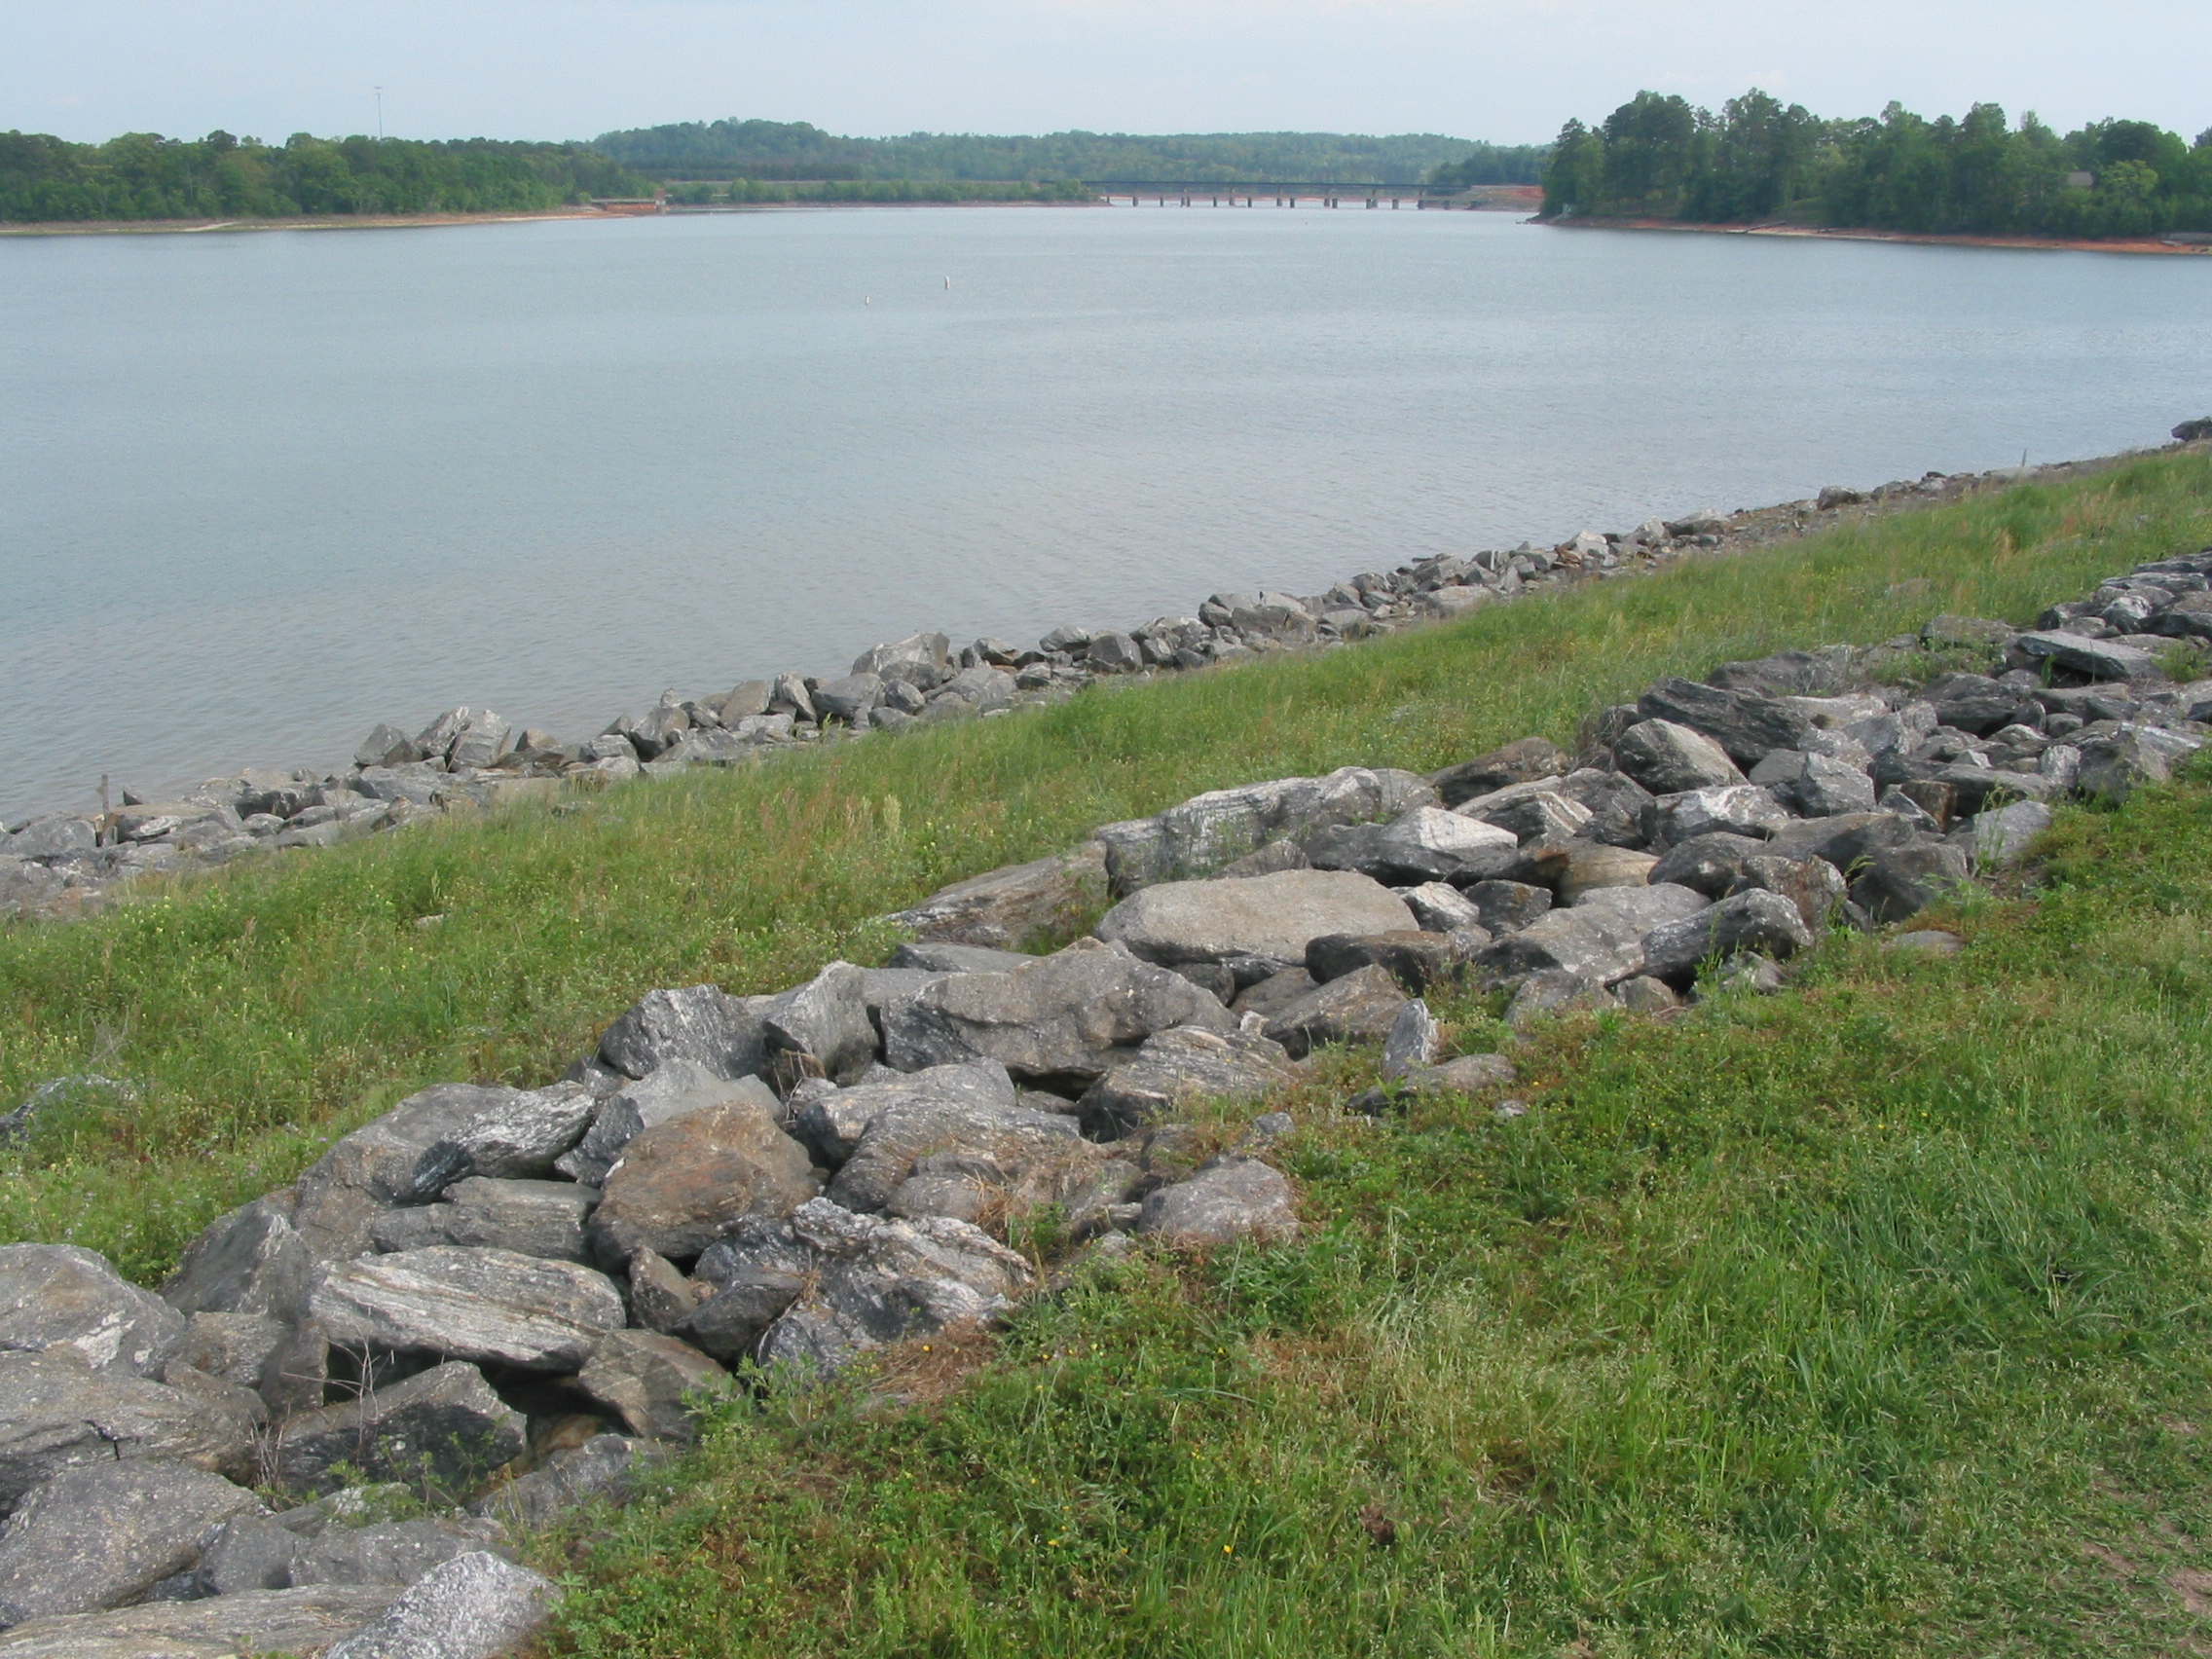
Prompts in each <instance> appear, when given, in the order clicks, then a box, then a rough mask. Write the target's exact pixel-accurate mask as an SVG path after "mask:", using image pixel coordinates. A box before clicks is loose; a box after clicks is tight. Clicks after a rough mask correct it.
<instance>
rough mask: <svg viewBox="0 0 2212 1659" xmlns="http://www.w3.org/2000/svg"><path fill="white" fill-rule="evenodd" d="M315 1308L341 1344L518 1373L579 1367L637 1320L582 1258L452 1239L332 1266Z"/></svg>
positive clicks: (325, 1272) (311, 1301)
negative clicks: (609, 1336) (457, 1243)
mask: <svg viewBox="0 0 2212 1659" xmlns="http://www.w3.org/2000/svg"><path fill="white" fill-rule="evenodd" d="M308 1307H309V1309H310V1311H311V1312H312V1313H313V1317H314V1321H315V1323H316V1325H317V1326H318V1327H320V1329H321V1330H322V1332H323V1333H324V1335H326V1336H327V1337H328V1338H329V1339H330V1340H331V1341H332V1342H333V1343H337V1344H341V1345H348V1344H352V1345H360V1344H366V1345H369V1346H374V1347H379V1348H396V1349H403V1350H406V1349H412V1350H416V1351H420V1352H425V1353H435V1354H442V1355H445V1356H448V1357H451V1358H454V1359H467V1360H477V1361H481V1362H484V1363H487V1364H496V1365H504V1366H511V1367H513V1368H515V1369H516V1370H520V1371H573V1370H575V1369H576V1367H577V1366H579V1365H581V1364H582V1363H583V1362H584V1359H585V1358H586V1356H588V1355H589V1354H590V1353H591V1351H592V1348H593V1346H595V1345H596V1344H597V1343H598V1341H599V1339H600V1338H601V1337H602V1336H604V1335H605V1334H606V1333H607V1332H608V1331H614V1330H620V1329H621V1328H622V1326H623V1325H624V1323H626V1322H627V1320H628V1317H629V1315H628V1311H627V1309H625V1308H624V1307H623V1303H622V1293H621V1292H620V1291H619V1290H617V1289H615V1287H614V1286H613V1284H612V1283H610V1282H609V1281H608V1278H607V1276H606V1275H605V1274H603V1273H598V1272H593V1271H592V1270H591V1269H589V1268H586V1267H583V1266H580V1265H579V1264H577V1263H574V1262H551V1261H546V1260H544V1259H543V1258H541V1257H536V1256H518V1255H516V1254H515V1253H514V1252H513V1251H511V1250H485V1249H458V1248H454V1247H451V1246H444V1245H437V1246H432V1247H431V1248H429V1249H425V1250H401V1251H395V1252H393V1253H392V1254H390V1255H387V1256H366V1257H363V1258H361V1259H360V1260H358V1261H352V1262H338V1263H334V1264H332V1265H331V1266H330V1267H328V1268H326V1269H324V1270H323V1273H322V1277H321V1279H320V1280H319V1281H318V1282H317V1283H316V1285H315V1288H314V1290H313V1293H312V1294H311V1295H310V1297H309V1299H308Z"/></svg>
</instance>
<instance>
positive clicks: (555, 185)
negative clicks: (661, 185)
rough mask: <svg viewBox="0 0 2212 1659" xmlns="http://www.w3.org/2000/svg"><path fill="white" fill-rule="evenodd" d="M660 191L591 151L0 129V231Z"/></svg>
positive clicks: (463, 142) (478, 141)
mask: <svg viewBox="0 0 2212 1659" xmlns="http://www.w3.org/2000/svg"><path fill="white" fill-rule="evenodd" d="M652 188H653V187H652V184H651V182H650V181H649V180H647V179H645V178H644V177H641V176H640V175H639V174H637V173H635V172H633V171H631V170H630V169H629V168H628V167H625V166H622V164H620V163H619V162H616V161H614V160H613V159H612V158H610V157H608V156H607V155H605V154H604V153H602V152H600V151H598V150H594V149H592V148H590V147H589V146H588V145H583V144H529V143H505V142H499V141H496V140H492V139H487V138H467V139H460V140H455V141H450V142H440V143H425V142H421V141H418V140H415V139H408V138H367V137H358V136H356V137H351V138H316V137H313V136H312V135H310V134H308V133H305V132H297V133H294V134H293V135H292V136H291V137H289V138H287V139H286V140H285V141H284V142H283V143H282V144H264V143H262V142H261V141H260V140H259V139H255V138H234V137H233V136H232V135H231V134H230V133H228V132H222V131H216V132H210V133H208V134H207V136H206V137H204V138H165V137H163V136H161V135H160V134H159V133H153V132H129V133H125V134H124V135H123V136H122V137H120V138H111V139H109V140H108V141H107V142H106V143H104V144H72V143H70V142H68V141H67V140H65V139H61V138H55V137H53V136H51V135H49V134H46V133H40V132H0V220H14V221H18V222H42V221H50V220H72V219H73V220H83V219H198V218H229V217H239V218H291V217H295V216H298V215H301V214H311V213H312V214H323V213H484V212H529V211H533V210H537V209H543V208H548V207H558V206H561V205H563V204H565V203H577V202H583V201H585V200H588V199H589V198H591V197H594V196H636V195H640V194H650V192H651V190H652Z"/></svg>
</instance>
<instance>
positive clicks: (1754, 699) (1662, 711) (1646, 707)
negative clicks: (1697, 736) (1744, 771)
mask: <svg viewBox="0 0 2212 1659" xmlns="http://www.w3.org/2000/svg"><path fill="white" fill-rule="evenodd" d="M1636 706H1637V710H1638V712H1639V713H1640V714H1641V715H1642V716H1643V718H1644V719H1659V720H1670V721H1672V722H1673V723H1674V724H1676V725H1682V726H1687V727H1689V728H1690V730H1692V731H1696V732H1702V733H1704V734H1705V735H1706V736H1707V737H1710V738H1712V739H1713V740H1714V742H1715V743H1717V744H1719V745H1720V747H1721V748H1722V749H1724V750H1726V751H1727V752H1728V757H1729V758H1730V759H1731V760H1733V761H1735V762H1736V763H1737V764H1738V765H1740V766H1751V765H1755V764H1756V763H1757V762H1758V760H1759V757H1760V756H1763V755H1765V754H1766V752H1767V751H1768V750H1770V749H1804V748H1807V747H1808V745H1807V743H1806V741H1805V739H1806V737H1807V735H1808V734H1809V733H1811V732H1813V731H1815V730H1817V729H1818V728H1817V727H1816V726H1815V725H1814V723H1813V721H1812V720H1811V719H1809V718H1808V717H1807V716H1805V715H1803V714H1801V713H1799V712H1798V711H1797V710H1795V709H1792V708H1790V707H1789V706H1788V704H1787V703H1785V702H1783V701H1782V700H1781V699H1780V698H1777V697H1761V696H1756V695H1752V694H1750V693H1747V692H1741V691H1728V690H1723V689H1721V688H1720V687H1718V686H1714V685H1700V684H1699V683H1698V682H1695V681H1693V680H1681V679H1667V680H1662V681H1660V682H1658V683H1657V684H1655V685H1653V686H1652V687H1651V689H1650V690H1648V691H1646V692H1644V694H1643V695H1642V696H1641V697H1640V698H1638V699H1637V705H1636Z"/></svg>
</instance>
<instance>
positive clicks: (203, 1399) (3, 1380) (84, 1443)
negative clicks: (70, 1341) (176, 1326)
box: [0, 1343, 256, 1510]
mask: <svg viewBox="0 0 2212 1659" xmlns="http://www.w3.org/2000/svg"><path fill="white" fill-rule="evenodd" d="M255 1427H256V1424H255V1423H254V1421H253V1419H252V1417H251V1415H250V1414H248V1413H246V1412H242V1411H240V1412H233V1411H230V1410H228V1409H225V1407H224V1406H223V1405H222V1404H221V1403H220V1401H219V1400H215V1399H210V1398H209V1397H208V1396H206V1395H204V1394H201V1393H186V1392H184V1391H183V1390H181V1389H177V1388H171V1387H167V1386H166V1385H165V1384H163V1383H152V1382H148V1381H147V1380H146V1379H144V1378H141V1377H132V1376H130V1375H129V1374H128V1373H119V1372H98V1371H94V1370H93V1369H92V1365H91V1363H90V1362H89V1361H88V1360H87V1359H86V1358H85V1356H84V1355H83V1354H82V1353H81V1352H79V1351H78V1350H77V1349H76V1348H74V1347H71V1346H69V1345H67V1344H66V1343H64V1344H59V1345H57V1346H54V1347H50V1348H47V1349H46V1350H45V1351H43V1352H40V1353H0V1510H10V1509H13V1508H14V1507H15V1506H16V1504H17V1502H18V1500H19V1499H20V1498H21V1497H22V1495H23V1494H24V1493H27V1492H29V1491H30V1490H31V1488H33V1487H35V1486H38V1485H40V1484H42V1483H44V1482H46V1481H50V1480H52V1479H54V1477H55V1476H56V1475H59V1474H63V1473H65V1472H66V1471H68V1470H70V1469H75V1468H81V1467H84V1466H85V1465H87V1464H93V1463H112V1462H114V1461H116V1460H117V1459H119V1458H120V1459H134V1458H145V1459H148V1460H150V1461H154V1462H165V1463H182V1464H185V1465H187V1466H188V1467H191V1468H195V1469H205V1470H210V1471H213V1472H215V1473H218V1474H243V1473H244V1472H245V1471H246V1469H247V1467H248V1466H249V1464H250V1462H251V1457H252V1447H253V1436H254V1430H255Z"/></svg>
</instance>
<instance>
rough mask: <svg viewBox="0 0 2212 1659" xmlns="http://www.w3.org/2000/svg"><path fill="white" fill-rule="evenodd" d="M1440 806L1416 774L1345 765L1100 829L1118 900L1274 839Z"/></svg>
mask: <svg viewBox="0 0 2212 1659" xmlns="http://www.w3.org/2000/svg"><path fill="white" fill-rule="evenodd" d="M1439 804H1441V802H1440V801H1439V799H1438V797H1437V795H1436V793H1435V791H1433V790H1431V789H1430V788H1429V787H1428V785H1427V784H1425V783H1423V782H1422V781H1421V780H1420V779H1419V778H1418V777H1416V776H1414V775H1413V774H1412V773H1410V772H1395V771H1388V770H1384V769H1381V768H1377V769H1369V768H1367V767H1364V766H1346V767H1343V768H1341V769H1339V770H1337V771H1335V772H1331V773H1330V774H1329V775H1328V776H1327V777H1325V778H1277V779H1274V780H1272V781H1271V782H1268V783H1263V784H1247V785H1244V786H1243V787H1241V788H1239V789H1234V790H1214V791H1211V792H1209V793H1205V794H1201V795H1197V796H1194V797H1193V798H1192V799H1190V800H1187V801H1184V802H1183V803H1182V804H1181V805H1179V806H1171V807H1169V808H1168V809H1167V810H1166V811H1165V812H1162V813H1161V814H1159V815H1158V816H1156V817H1153V818H1142V819H1133V820H1130V821H1128V822H1126V823H1122V824H1108V825H1103V826H1101V827H1100V828H1099V829H1098V830H1096V831H1095V834H1096V837H1097V839H1098V840H1099V841H1101V842H1103V843H1104V844H1105V847H1106V869H1107V874H1108V877H1109V879H1110V881H1111V884H1112V890H1113V892H1114V893H1115V894H1116V895H1120V896H1125V895H1127V894H1130V893H1133V892H1135V891H1136V890H1137V889H1139V888H1141V887H1149V886H1151V885H1153V883H1155V882H1160V881H1188V880H1193V879H1196V878H1198V877H1201V876H1207V875H1211V874H1213V873H1214V872H1215V871H1217V870H1219V869H1221V868H1222V867H1223V866H1226V865H1230V864H1233V863H1235V861H1236V860H1237V859H1240V858H1242V857H1244V855H1245V854H1247V853H1250V852H1252V851H1254V850H1256V849H1257V848H1260V847H1263V846H1265V845H1267V844H1268V843H1269V842H1271V841H1279V840H1284V839H1292V840H1299V841H1303V840H1305V839H1306V838H1307V836H1308V835H1309V832H1310V831H1312V830H1318V829H1321V828H1323V827H1324V826H1327V825H1333V824H1367V823H1373V822H1376V821H1378V820H1383V819H1391V818H1396V817H1399V816H1400V815H1401V814H1403V813H1405V812H1407V811H1410V810H1411V809H1412V808H1414V807H1417V806H1436V805H1439Z"/></svg>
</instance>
